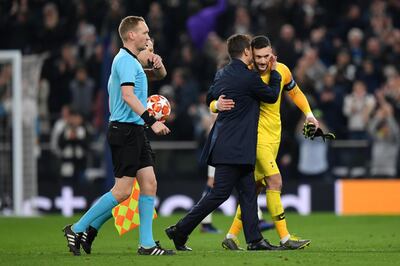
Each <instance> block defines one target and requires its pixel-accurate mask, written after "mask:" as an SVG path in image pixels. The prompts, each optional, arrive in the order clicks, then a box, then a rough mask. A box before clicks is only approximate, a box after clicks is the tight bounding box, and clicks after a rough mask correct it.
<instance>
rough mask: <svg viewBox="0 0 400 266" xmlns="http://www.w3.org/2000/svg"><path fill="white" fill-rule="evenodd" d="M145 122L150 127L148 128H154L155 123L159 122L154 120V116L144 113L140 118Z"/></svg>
mask: <svg viewBox="0 0 400 266" xmlns="http://www.w3.org/2000/svg"><path fill="white" fill-rule="evenodd" d="M140 117H141V118H142V119H143V121H144V122H145V123H146V124H147V125H148V126H152V125H153V124H154V123H155V122H157V120H156V119H155V118H154V116H151V115H150V114H149V111H147V110H146V111H144V113H143V114H142V115H141V116H140Z"/></svg>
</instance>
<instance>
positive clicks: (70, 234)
mask: <svg viewBox="0 0 400 266" xmlns="http://www.w3.org/2000/svg"><path fill="white" fill-rule="evenodd" d="M71 227H72V224H69V225H67V226H65V227H64V229H63V230H62V231H63V232H64V236H65V238H66V239H67V243H68V245H67V246H68V247H69V251H71V252H72V253H73V254H74V256H80V255H81V250H80V247H81V244H80V243H81V235H82V234H76V233H75V232H74V231H72V228H71Z"/></svg>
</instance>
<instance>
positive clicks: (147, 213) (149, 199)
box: [139, 195, 156, 248]
mask: <svg viewBox="0 0 400 266" xmlns="http://www.w3.org/2000/svg"><path fill="white" fill-rule="evenodd" d="M153 215H154V196H149V195H140V197H139V216H140V226H139V243H140V245H141V246H142V247H144V248H151V247H154V246H155V245H156V243H155V242H154V239H153Z"/></svg>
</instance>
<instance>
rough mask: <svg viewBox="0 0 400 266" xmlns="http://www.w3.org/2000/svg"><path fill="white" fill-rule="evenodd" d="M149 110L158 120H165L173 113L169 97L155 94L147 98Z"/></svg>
mask: <svg viewBox="0 0 400 266" xmlns="http://www.w3.org/2000/svg"><path fill="white" fill-rule="evenodd" d="M147 111H148V112H149V113H150V114H151V115H152V116H154V118H155V119H156V120H158V121H165V120H166V119H167V118H168V116H169V114H170V113H171V105H170V104H169V101H168V100H167V98H165V97H164V96H162V95H158V94H154V95H151V96H149V97H148V98H147Z"/></svg>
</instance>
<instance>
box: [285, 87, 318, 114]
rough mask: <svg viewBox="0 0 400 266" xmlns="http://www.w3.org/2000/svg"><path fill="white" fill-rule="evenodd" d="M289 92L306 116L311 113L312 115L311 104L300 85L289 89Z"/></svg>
mask: <svg viewBox="0 0 400 266" xmlns="http://www.w3.org/2000/svg"><path fill="white" fill-rule="evenodd" d="M288 94H289V96H290V98H292V100H293V102H294V103H295V104H296V106H297V107H298V108H299V109H300V110H301V111H302V112H303V113H304V115H305V116H308V115H310V114H311V115H312V111H311V108H310V104H309V103H308V101H307V98H306V96H305V95H304V93H303V92H302V91H301V90H300V88H299V86H297V85H296V87H294V88H293V89H291V90H290V91H288Z"/></svg>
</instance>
